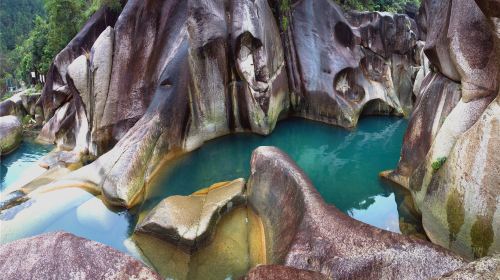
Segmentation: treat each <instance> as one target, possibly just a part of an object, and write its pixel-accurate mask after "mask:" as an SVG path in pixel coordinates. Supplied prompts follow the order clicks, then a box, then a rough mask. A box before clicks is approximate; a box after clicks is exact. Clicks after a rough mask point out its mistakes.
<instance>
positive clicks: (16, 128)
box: [0, 116, 23, 155]
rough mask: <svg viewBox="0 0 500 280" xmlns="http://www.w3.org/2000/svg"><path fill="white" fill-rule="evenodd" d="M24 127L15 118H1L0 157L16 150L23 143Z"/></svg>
mask: <svg viewBox="0 0 500 280" xmlns="http://www.w3.org/2000/svg"><path fill="white" fill-rule="evenodd" d="M22 136H23V127H22V125H21V122H20V121H19V119H18V118H17V117H15V116H4V117H0V155H6V154H8V153H10V152H12V151H13V150H15V149H16V148H17V147H18V146H19V144H20V143H21V140H22Z"/></svg>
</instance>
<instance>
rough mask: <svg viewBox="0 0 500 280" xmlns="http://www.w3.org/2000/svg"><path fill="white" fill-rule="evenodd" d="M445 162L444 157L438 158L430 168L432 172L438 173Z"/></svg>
mask: <svg viewBox="0 0 500 280" xmlns="http://www.w3.org/2000/svg"><path fill="white" fill-rule="evenodd" d="M445 162H446V157H440V158H438V159H437V160H436V161H434V162H433V163H432V164H431V166H432V169H433V170H434V171H438V170H439V169H440V168H441V166H443V164H444V163H445Z"/></svg>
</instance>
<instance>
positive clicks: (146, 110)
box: [39, 0, 418, 207]
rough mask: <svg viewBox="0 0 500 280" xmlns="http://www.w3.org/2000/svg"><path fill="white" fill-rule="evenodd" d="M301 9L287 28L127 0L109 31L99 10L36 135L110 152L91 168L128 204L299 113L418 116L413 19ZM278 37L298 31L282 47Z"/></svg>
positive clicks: (231, 8)
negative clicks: (198, 159)
mask: <svg viewBox="0 0 500 280" xmlns="http://www.w3.org/2000/svg"><path fill="white" fill-rule="evenodd" d="M271 4H273V3H271ZM292 14H293V16H291V17H290V23H291V24H290V28H289V29H286V30H281V31H280V28H279V26H278V24H277V18H276V17H275V15H274V14H273V11H272V9H271V8H270V6H269V4H268V1H265V0H258V1H237V0H232V1H222V0H220V1H188V2H187V3H185V1H159V0H148V1H128V2H127V4H126V5H125V7H124V9H123V11H122V13H121V15H120V17H119V18H118V20H117V21H116V24H115V25H114V26H115V27H114V28H111V27H109V28H107V29H105V28H104V27H102V26H101V25H102V24H101V23H102V21H103V17H104V15H106V11H105V10H104V11H100V13H98V14H96V15H95V16H94V17H93V18H92V19H91V20H90V21H89V23H87V25H86V27H85V28H84V29H83V30H82V31H81V32H80V34H79V35H78V36H77V37H76V38H75V40H73V41H72V42H71V43H70V45H69V46H68V47H67V48H66V49H65V50H63V52H62V53H61V54H60V55H59V56H58V57H57V58H56V60H55V62H54V65H53V69H56V70H57V71H56V72H53V73H52V72H51V74H49V76H51V77H50V78H48V83H47V86H46V89H45V90H44V95H43V96H42V100H41V102H40V103H41V104H42V105H44V110H45V112H46V114H45V115H46V117H48V116H51V115H52V114H53V113H54V112H55V114H54V117H53V118H52V119H50V120H49V121H48V122H47V124H46V126H45V127H44V130H43V131H42V133H41V134H40V137H39V138H40V139H42V140H45V141H47V142H55V143H57V144H58V146H59V148H63V149H73V150H75V151H76V152H77V153H81V154H85V153H90V154H91V155H93V156H100V155H102V154H103V153H105V152H107V151H109V152H108V153H106V154H104V155H102V156H101V157H100V158H99V159H98V160H97V162H95V163H94V164H93V165H92V166H91V167H89V169H92V170H94V172H97V173H98V176H94V178H98V179H97V180H94V182H93V183H95V184H96V185H99V186H102V187H103V191H104V194H105V196H106V197H107V198H108V199H109V200H110V201H111V202H112V203H114V204H119V205H123V206H127V207H130V206H132V205H133V204H134V203H135V202H133V201H134V199H136V198H139V194H140V192H141V190H142V189H143V186H144V185H145V183H146V182H147V181H148V178H149V177H150V176H151V175H152V174H153V173H154V171H155V170H156V168H157V167H158V165H159V163H160V162H161V161H163V160H168V159H169V158H171V157H173V156H176V155H178V154H179V153H182V152H186V151H191V150H193V149H195V148H197V147H199V146H200V145H202V143H203V142H204V141H206V140H209V139H213V138H215V137H219V136H222V135H225V134H228V133H233V132H240V131H252V132H255V133H259V134H268V133H270V132H271V131H272V130H273V129H274V126H275V125H276V122H277V121H278V119H279V118H281V117H283V116H286V115H287V113H289V112H290V111H291V113H293V114H296V115H300V116H304V117H307V118H312V119H315V120H321V121H326V122H329V123H334V124H339V125H342V126H346V127H352V126H354V125H355V124H356V123H357V120H358V118H359V116H360V115H361V114H362V113H364V114H398V115H401V114H403V113H405V112H406V113H408V112H409V110H411V107H412V102H413V101H412V100H413V98H412V96H413V94H412V84H413V79H414V76H415V74H416V71H417V70H418V69H417V64H416V60H415V57H417V56H415V55H414V54H415V52H416V51H415V48H416V35H415V33H414V31H415V30H413V29H412V24H411V20H410V19H409V18H408V17H406V16H402V15H397V16H393V15H390V14H381V13H365V14H363V13H361V14H352V15H350V16H349V18H350V22H351V23H350V22H349V21H347V20H346V19H345V18H344V16H343V14H342V12H341V11H340V9H339V8H338V6H336V5H335V4H333V3H331V2H329V1H326V0H321V1H311V0H303V1H297V2H296V3H294V4H293V13H291V15H292ZM321 18H329V19H331V20H330V21H329V22H328V24H323V21H322V20H320V19H321ZM105 19H106V17H104V20H105ZM145 19H148V20H145ZM101 27H102V28H101ZM281 27H282V28H281V29H283V26H281ZM97 30H101V31H103V32H101V34H100V36H99V37H98V38H97V36H95V37H94V36H91V35H89V33H91V34H94V33H92V32H94V31H97ZM280 32H282V33H283V32H286V34H291V35H290V36H284V38H285V41H284V42H282V40H281V36H280ZM415 32H416V31H415ZM332 34H333V35H332ZM80 37H81V38H87V37H89V38H92V40H90V39H89V40H83V39H81V38H80ZM83 43H85V44H87V45H90V44H93V46H92V48H91V49H90V51H89V52H88V53H87V54H84V55H81V53H78V52H74V51H72V50H74V49H75V46H76V45H77V44H83ZM87 45H86V46H87ZM283 45H284V46H285V48H283ZM290 46H293V49H292V48H291V47H290ZM285 50H286V52H285ZM79 55H80V56H79ZM78 56H79V57H78ZM66 58H67V59H66ZM285 62H286V63H285ZM294 69H300V71H299V72H297V71H295V70H294ZM54 71H55V70H54ZM287 73H288V74H287ZM290 76H291V78H290V79H289V77H290ZM289 86H291V89H289ZM297 89H300V90H297ZM62 93H63V94H62ZM59 97H61V98H59ZM50 101H51V102H50ZM49 103H50V104H49ZM289 107H291V108H290V109H289ZM110 149H111V150H110Z"/></svg>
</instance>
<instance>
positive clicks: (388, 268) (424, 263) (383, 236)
mask: <svg viewBox="0 0 500 280" xmlns="http://www.w3.org/2000/svg"><path fill="white" fill-rule="evenodd" d="M247 189H248V203H249V205H250V206H251V207H252V208H253V209H254V210H255V211H256V212H257V214H258V215H259V216H260V217H261V219H262V221H263V224H264V228H265V233H266V252H267V260H268V263H282V264H285V265H287V266H292V267H295V268H299V269H305V270H312V271H317V272H320V273H322V274H324V275H326V276H327V277H331V278H334V279H429V278H432V277H438V276H441V275H443V274H445V273H447V272H450V271H453V270H455V269H457V268H459V267H461V266H462V265H464V264H465V261H464V260H463V259H462V258H460V257H459V256H457V255H455V254H453V253H451V252H448V251H446V250H444V249H443V248H441V247H439V246H436V245H433V244H431V243H429V242H426V241H423V240H418V239H413V238H410V237H406V236H402V235H399V234H395V233H391V232H388V231H384V230H380V229H376V228H374V227H372V226H369V225H367V224H363V223H361V222H359V221H356V220H354V219H352V218H350V217H348V216H347V215H345V214H343V213H342V212H340V211H339V210H337V209H336V208H335V207H334V206H332V205H328V204H326V203H325V202H324V200H323V199H322V198H321V196H320V194H319V193H318V192H317V191H316V190H315V189H314V187H313V186H312V184H311V182H310V181H309V179H308V178H307V176H306V175H305V174H304V173H303V172H302V171H301V170H300V169H299V168H298V167H297V166H296V165H295V163H294V162H293V161H292V160H291V159H290V158H289V157H288V156H286V155H285V154H284V153H283V152H281V151H280V150H278V149H277V148H273V147H260V148H258V149H256V150H255V151H254V153H253V155H252V160H251V176H250V179H249V182H248V184H247Z"/></svg>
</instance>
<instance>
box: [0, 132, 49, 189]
mask: <svg viewBox="0 0 500 280" xmlns="http://www.w3.org/2000/svg"><path fill="white" fill-rule="evenodd" d="M53 148H54V146H52V145H41V144H38V143H35V142H34V141H33V140H30V139H25V140H23V142H22V143H21V145H20V146H19V148H17V149H16V150H15V151H13V152H12V153H10V154H8V155H5V156H2V157H0V192H1V191H3V190H4V189H5V188H6V187H7V186H9V185H11V184H12V183H14V182H15V181H17V179H19V177H20V176H21V175H22V173H23V172H24V171H25V170H26V169H27V168H28V167H30V166H32V165H33V163H34V162H36V161H38V160H39V159H40V158H42V157H43V156H44V155H46V154H47V153H48V152H50V151H51V150H52V149H53Z"/></svg>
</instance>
